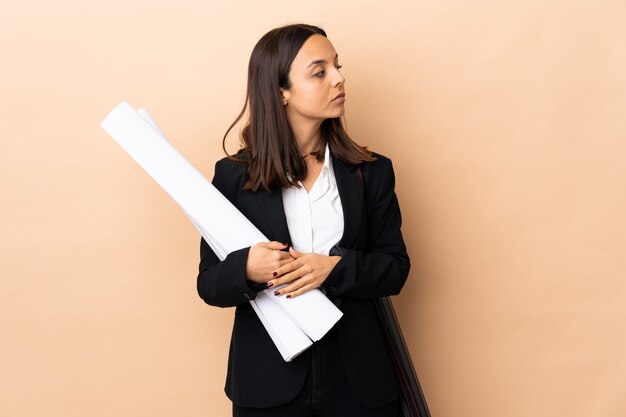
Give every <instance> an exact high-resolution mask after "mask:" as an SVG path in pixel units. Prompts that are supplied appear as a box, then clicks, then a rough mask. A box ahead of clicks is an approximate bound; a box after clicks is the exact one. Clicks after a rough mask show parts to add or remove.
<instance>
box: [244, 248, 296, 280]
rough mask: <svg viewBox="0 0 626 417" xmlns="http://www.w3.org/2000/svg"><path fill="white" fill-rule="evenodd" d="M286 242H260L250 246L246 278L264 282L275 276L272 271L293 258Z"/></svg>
mask: <svg viewBox="0 0 626 417" xmlns="http://www.w3.org/2000/svg"><path fill="white" fill-rule="evenodd" d="M286 248H287V244H286V243H280V242H259V243H257V244H256V245H253V246H251V247H250V252H248V259H247V261H246V278H248V279H249V280H250V281H253V282H256V283H259V284H262V283H265V282H267V281H269V280H270V279H272V278H274V275H272V272H274V271H276V269H278V268H280V267H281V266H283V265H285V264H288V263H289V262H290V261H292V260H293V258H292V257H291V255H290V254H289V253H288V252H284V251H283V249H286Z"/></svg>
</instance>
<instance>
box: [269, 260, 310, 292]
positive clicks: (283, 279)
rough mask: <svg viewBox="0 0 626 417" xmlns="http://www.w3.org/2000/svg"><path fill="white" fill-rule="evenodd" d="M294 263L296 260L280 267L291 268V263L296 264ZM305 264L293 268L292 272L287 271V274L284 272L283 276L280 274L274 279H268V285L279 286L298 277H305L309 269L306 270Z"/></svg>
mask: <svg viewBox="0 0 626 417" xmlns="http://www.w3.org/2000/svg"><path fill="white" fill-rule="evenodd" d="M294 263H295V262H292V263H291V264H288V265H285V266H283V267H281V268H279V269H282V268H291V265H292V264H294ZM304 266H305V265H302V266H300V267H299V268H297V269H295V270H293V271H291V272H288V273H286V274H284V275H282V276H280V277H278V278H275V279H273V280H271V281H268V282H267V286H268V287H278V286H279V285H282V284H287V283H289V282H291V281H293V280H296V279H298V278H301V277H303V276H304V275H306V274H307V270H306V268H304ZM282 293H283V292H281V294H282Z"/></svg>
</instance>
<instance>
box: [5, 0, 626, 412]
mask: <svg viewBox="0 0 626 417" xmlns="http://www.w3.org/2000/svg"><path fill="white" fill-rule="evenodd" d="M87 3H89V2H79V1H69V0H60V1H57V2H44V1H39V2H36V3H34V2H22V3H20V5H15V4H12V5H11V6H9V5H8V3H7V5H3V6H1V7H0V52H1V57H2V58H1V65H0V97H1V99H0V137H1V142H0V143H1V148H0V149H1V151H0V188H1V189H2V210H1V211H0V218H1V223H0V227H1V230H0V251H1V256H2V261H1V262H0V331H1V337H2V339H1V342H0V375H2V377H1V378H0V415H2V416H7V417H8V416H11V417H18V416H19V417H31V416H33V417H34V416H37V417H39V416H54V417H57V416H58V417H74V416H76V417H84V416H90V417H100V416H102V417H104V416H106V417H111V416H151V417H159V416H164V417H165V416H226V415H228V413H229V410H230V408H229V407H230V405H229V402H228V401H227V399H226V397H225V396H224V394H223V391H222V389H223V384H224V376H225V369H226V368H225V367H226V356H227V348H228V340H229V337H230V326H231V323H232V310H229V309H218V308H213V307H210V306H207V305H205V304H204V303H203V302H202V300H200V298H199V297H198V296H197V294H196V289H195V284H196V282H195V279H196V274H197V266H198V261H199V237H198V235H197V233H196V231H195V229H193V227H192V226H191V224H189V223H188V221H187V219H186V217H185V216H184V215H183V213H182V212H181V211H180V210H179V209H178V207H177V206H176V205H175V204H174V203H173V201H171V200H170V199H169V197H167V195H166V194H165V193H164V192H163V191H162V190H161V189H160V188H159V187H158V186H157V185H156V183H154V181H152V180H151V179H150V178H149V177H148V176H147V175H146V174H145V173H144V172H143V171H142V170H141V169H140V168H139V167H138V166H137V165H136V164H135V163H134V162H133V161H132V160H131V159H130V157H129V156H128V155H127V154H125V153H124V151H122V149H121V148H120V147H119V146H118V145H117V144H115V142H113V140H112V139H110V138H109V137H108V136H107V135H106V134H105V133H104V132H103V131H102V130H101V129H100V128H99V123H100V121H101V119H102V118H103V117H104V116H105V115H106V114H107V113H108V111H109V110H111V109H112V108H113V106H114V105H116V104H117V103H118V102H120V101H121V100H124V99H126V100H128V101H130V102H131V103H132V104H133V105H135V106H145V107H147V108H148V109H149V110H150V111H151V112H152V114H153V115H154V117H155V118H156V120H157V121H158V122H159V124H160V125H161V127H162V128H163V130H164V131H165V133H166V134H167V135H168V136H169V138H170V139H171V141H172V142H173V143H174V144H175V146H177V148H178V149H179V150H180V151H181V152H182V153H183V154H184V155H186V156H187V157H188V158H189V159H190V160H191V161H192V163H193V164H194V165H195V166H197V167H198V168H199V169H201V170H202V172H203V173H204V174H205V175H206V176H207V177H211V176H212V174H213V172H212V171H213V163H214V161H215V160H216V159H218V158H220V157H221V150H220V146H221V143H220V141H221V137H222V135H223V133H224V131H225V130H226V128H227V127H228V125H229V124H230V122H231V121H232V120H233V118H234V117H235V116H236V114H237V113H238V111H239V110H240V107H241V105H242V104H243V99H244V91H245V90H244V88H245V76H246V66H247V61H248V58H249V55H250V52H251V50H252V47H253V45H254V43H256V41H257V40H258V38H259V37H260V36H261V35H262V34H263V33H265V32H266V31H267V30H269V29H270V28H272V27H275V26H278V25H282V24H285V23H292V22H296V21H305V22H308V23H312V24H319V25H321V26H323V27H324V28H325V29H326V30H327V31H328V33H329V37H330V39H331V41H332V42H333V43H334V46H335V48H336V49H337V51H338V52H339V54H340V58H341V63H342V64H343V65H344V70H343V72H344V74H345V76H346V78H347V86H346V89H347V101H346V112H347V118H348V125H349V130H350V133H351V134H352V135H353V136H354V137H355V138H356V139H357V140H358V141H359V142H360V143H361V144H365V145H369V146H370V147H371V148H372V149H374V150H376V151H378V152H381V153H383V154H387V155H388V156H390V157H391V158H392V159H393V161H394V165H395V169H396V173H397V192H398V195H399V199H400V203H401V206H402V210H403V214H404V220H405V223H404V229H403V230H404V233H405V235H406V239H407V243H408V247H409V250H410V254H411V257H412V260H413V269H412V272H411V276H410V279H409V281H408V283H407V285H406V287H405V289H404V291H403V292H402V294H401V295H400V296H398V297H396V298H395V299H394V303H395V305H396V307H397V310H398V313H399V317H400V320H401V323H402V325H403V329H404V331H405V335H406V338H407V341H408V343H409V345H410V349H411V353H412V356H413V360H414V364H415V368H416V370H417V372H418V374H419V376H420V378H421V382H422V386H423V389H424V392H425V394H426V396H427V399H428V402H429V405H430V409H431V412H432V415H433V416H434V417H435V416H436V417H458V416H463V417H491V416H493V417H504V416H506V417H517V416H519V417H522V416H524V417H525V416H529V415H532V416H536V417H553V416H568V417H578V416H580V417H583V416H584V417H588V416H603V417H608V416H615V417H618V416H620V417H621V416H623V415H625V413H626V400H624V399H623V398H624V395H623V391H624V387H625V383H626V359H625V356H624V352H625V351H626V331H625V330H626V329H625V325H624V322H625V319H626V303H625V302H624V300H625V299H626V280H625V279H624V278H625V275H626V272H625V271H626V259H625V257H624V254H625V250H626V224H625V223H624V213H625V210H626V194H624V189H625V187H626V176H625V175H624V166H625V164H626V142H625V140H624V139H625V138H626V125H625V124H624V111H625V109H626V77H625V76H624V74H626V25H625V24H624V17H625V16H626V10H625V9H626V6H625V4H624V2H623V1H618V0H614V1H609V0H606V1H595V2H592V1H586V2H585V1H552V2H548V3H547V4H546V2H544V1H540V0H531V1H527V2H519V1H506V2H503V1H490V0H473V1H437V2H420V3H417V2H412V1H395V2H394V1H392V2H387V3H386V4H385V5H382V3H378V2H368V1H365V2H364V1H363V0H359V1H342V2H337V1H335V0H332V1H331V0H319V1H315V2H292V1H290V2H287V1H285V2H278V1H265V2H256V1H255V2H252V1H250V2H243V1H237V2H234V3H232V4H231V5H225V4H224V3H223V2H215V4H208V2H200V1H197V2H191V1H186V0H179V1H176V2H174V1H170V2H162V1H156V2H155V1H141V2H131V3H128V2H126V1H121V0H115V1H108V2H101V4H100V5H87ZM230 146H231V148H233V149H234V146H235V144H234V142H231V144H230Z"/></svg>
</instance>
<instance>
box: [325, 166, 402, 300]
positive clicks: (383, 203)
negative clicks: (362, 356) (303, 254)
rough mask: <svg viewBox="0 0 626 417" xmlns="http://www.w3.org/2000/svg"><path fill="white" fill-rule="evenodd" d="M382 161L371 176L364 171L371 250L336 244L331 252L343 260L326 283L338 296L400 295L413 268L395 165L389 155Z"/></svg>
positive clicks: (368, 238) (368, 239)
mask: <svg viewBox="0 0 626 417" xmlns="http://www.w3.org/2000/svg"><path fill="white" fill-rule="evenodd" d="M379 160H380V162H381V165H382V166H381V168H380V169H372V171H371V172H369V175H368V174H367V173H365V172H364V173H363V178H364V181H365V182H366V184H365V187H364V189H365V193H366V196H365V205H366V207H365V214H366V216H367V220H366V221H367V241H368V242H367V250H357V249H353V248H344V247H338V246H335V247H334V248H333V250H332V251H331V255H333V254H338V255H340V256H341V259H340V260H339V262H338V263H337V264H336V265H335V267H334V268H333V270H332V271H331V272H330V274H329V275H328V277H327V278H326V280H325V281H324V282H323V283H322V286H323V287H324V288H325V289H326V290H327V291H329V292H330V294H332V295H333V296H335V297H341V296H350V297H357V298H375V297H384V296H389V295H396V294H399V293H400V290H401V289H402V287H403V286H404V283H405V282H406V279H407V277H408V274H409V270H410V268H411V264H410V259H409V256H408V254H407V251H406V246H405V244H404V239H403V238H402V232H401V230H400V228H401V226H402V216H401V213H400V206H399V204H398V198H397V196H396V193H395V191H394V187H395V175H394V172H393V166H392V163H391V160H390V159H388V158H385V157H379ZM364 171H365V169H364ZM379 178H380V179H379ZM376 182H377V183H378V184H375V183H376ZM368 193H371V194H370V195H368Z"/></svg>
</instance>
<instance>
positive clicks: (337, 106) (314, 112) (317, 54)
mask: <svg viewBox="0 0 626 417" xmlns="http://www.w3.org/2000/svg"><path fill="white" fill-rule="evenodd" d="M340 68H341V65H339V61H338V57H337V52H336V51H335V48H333V45H332V44H331V43H330V41H329V40H328V39H327V38H326V37H325V36H322V35H319V34H315V35H312V36H311V37H309V38H308V39H307V40H306V41H305V42H304V44H303V45H302V47H301V48H300V50H299V51H298V54H297V55H296V57H295V58H294V60H293V62H292V63H291V68H290V70H289V80H290V81H291V88H289V90H284V89H282V88H281V92H282V95H283V102H284V101H285V100H286V101H287V104H286V105H285V109H286V111H287V117H288V119H289V120H290V121H291V122H298V121H300V120H302V119H313V120H318V121H321V120H324V119H329V118H335V117H340V116H342V115H343V113H344V100H345V98H339V99H335V98H336V97H337V95H339V94H344V83H345V81H346V80H345V78H344V77H343V75H341V73H340V72H339V69H340Z"/></svg>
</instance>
